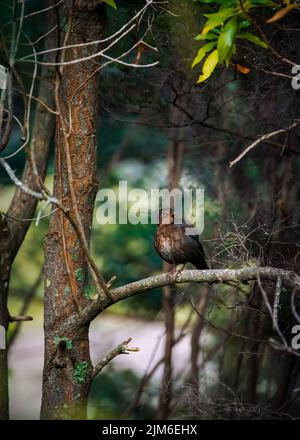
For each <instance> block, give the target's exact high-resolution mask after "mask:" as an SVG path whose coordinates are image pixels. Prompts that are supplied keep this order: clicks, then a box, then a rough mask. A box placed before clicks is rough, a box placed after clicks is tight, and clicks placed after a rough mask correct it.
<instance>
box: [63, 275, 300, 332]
mask: <svg viewBox="0 0 300 440" xmlns="http://www.w3.org/2000/svg"><path fill="white" fill-rule="evenodd" d="M258 276H259V277H261V278H264V279H271V280H277V278H278V276H280V277H281V279H282V281H283V282H284V283H285V284H286V285H288V286H292V287H295V288H297V289H299V288H300V276H299V275H297V274H296V273H294V272H291V271H287V270H284V269H278V268H274V267H249V268H248V267H247V268H244V269H215V270H183V271H181V272H175V273H164V274H160V275H155V276H153V277H149V278H145V279H143V280H140V281H136V282H133V283H130V284H126V285H124V286H122V287H118V288H116V289H112V290H110V296H111V298H112V300H110V299H108V298H104V297H101V298H100V297H96V299H95V300H93V303H91V304H90V305H89V306H87V307H86V308H85V309H84V310H82V311H81V312H80V314H79V315H76V316H71V317H70V318H69V320H68V322H65V323H64V325H68V324H70V325H85V324H86V323H88V322H90V321H92V320H93V319H94V318H95V317H96V316H97V315H98V314H99V313H100V312H101V311H103V310H104V309H106V308H107V307H109V306H110V305H111V304H112V303H113V302H118V301H121V300H123V299H126V298H129V297H131V296H134V295H137V294H138V293H141V292H146V291H149V290H152V289H156V288H160V287H164V286H169V285H174V284H183V283H188V282H198V283H212V282H214V283H224V282H228V281H233V282H237V283H240V282H242V281H251V280H253V281H254V280H257V277H258Z"/></svg>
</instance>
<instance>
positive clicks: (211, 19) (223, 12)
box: [201, 8, 237, 35]
mask: <svg viewBox="0 0 300 440" xmlns="http://www.w3.org/2000/svg"><path fill="white" fill-rule="evenodd" d="M236 12H237V9H236V8H222V9H220V10H219V11H218V12H214V13H213V14H204V16H205V17H206V18H208V20H207V22H206V23H205V25H204V28H203V29H202V32H201V35H206V34H207V33H208V32H209V31H210V30H211V29H213V28H215V27H217V26H220V25H221V24H223V23H224V21H226V20H227V19H228V18H230V17H232V16H233V15H235V14H236Z"/></svg>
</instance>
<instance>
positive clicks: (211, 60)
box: [197, 49, 219, 83]
mask: <svg viewBox="0 0 300 440" xmlns="http://www.w3.org/2000/svg"><path fill="white" fill-rule="evenodd" d="M218 61H219V54H218V50H217V49H216V50H214V51H213V52H212V53H211V54H209V55H208V57H207V58H206V60H205V63H204V65H203V69H202V75H200V77H199V79H198V81H197V83H201V82H203V81H205V80H206V79H207V78H209V77H210V76H211V74H212V73H213V71H214V70H215V68H216V65H217V64H218Z"/></svg>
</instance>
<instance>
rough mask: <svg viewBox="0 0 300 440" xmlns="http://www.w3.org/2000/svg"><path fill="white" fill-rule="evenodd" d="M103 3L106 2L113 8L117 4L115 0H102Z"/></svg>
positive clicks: (115, 7)
mask: <svg viewBox="0 0 300 440" xmlns="http://www.w3.org/2000/svg"><path fill="white" fill-rule="evenodd" d="M102 1H103V2H104V3H106V4H108V5H109V6H111V7H112V8H114V9H117V5H116V2H115V0H102Z"/></svg>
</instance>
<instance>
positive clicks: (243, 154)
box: [229, 119, 300, 168]
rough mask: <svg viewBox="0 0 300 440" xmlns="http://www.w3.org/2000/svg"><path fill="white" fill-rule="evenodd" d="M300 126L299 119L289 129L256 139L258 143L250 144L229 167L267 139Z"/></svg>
mask: <svg viewBox="0 0 300 440" xmlns="http://www.w3.org/2000/svg"><path fill="white" fill-rule="evenodd" d="M299 124H300V119H297V120H296V121H295V122H293V123H292V124H291V125H289V127H287V128H280V129H279V130H275V131H271V133H266V134H264V135H262V136H260V137H259V138H258V139H256V141H254V142H252V144H250V145H249V146H248V147H247V148H246V149H245V150H244V151H243V152H242V153H241V154H239V155H238V157H236V158H235V159H234V160H232V161H231V162H229V167H230V168H231V167H233V165H235V164H236V163H237V162H239V161H240V160H241V159H242V158H243V157H244V156H246V154H248V153H249V151H251V150H252V149H253V148H254V147H256V146H257V145H258V144H260V143H261V142H264V141H266V140H267V139H270V138H271V137H274V136H276V135H278V134H281V133H286V132H287V131H290V130H292V129H293V128H295V127H297V125H299Z"/></svg>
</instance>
